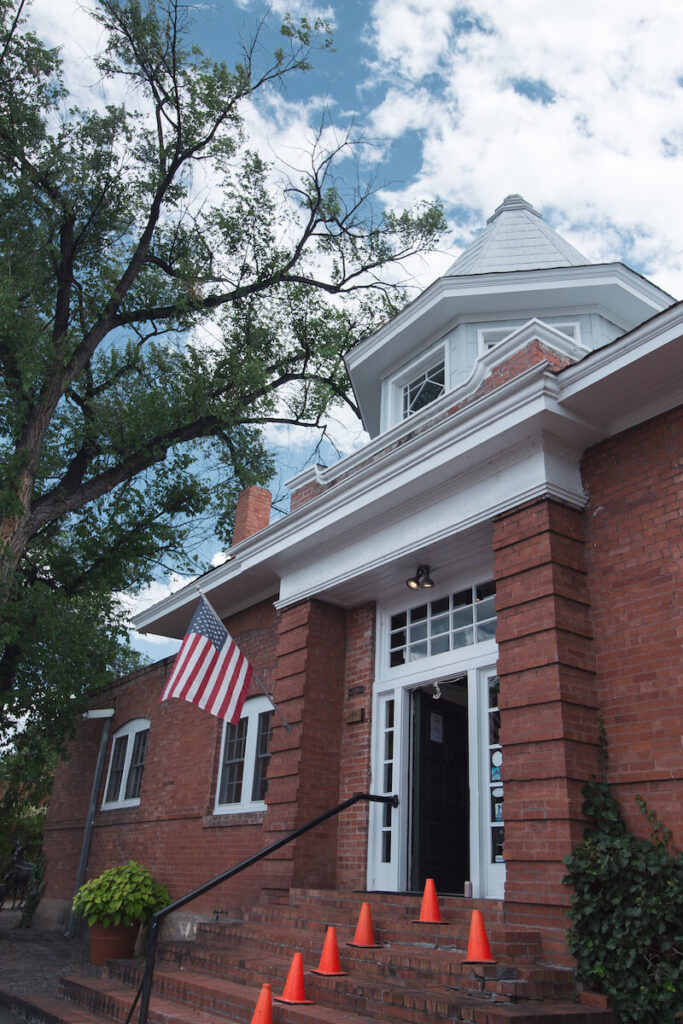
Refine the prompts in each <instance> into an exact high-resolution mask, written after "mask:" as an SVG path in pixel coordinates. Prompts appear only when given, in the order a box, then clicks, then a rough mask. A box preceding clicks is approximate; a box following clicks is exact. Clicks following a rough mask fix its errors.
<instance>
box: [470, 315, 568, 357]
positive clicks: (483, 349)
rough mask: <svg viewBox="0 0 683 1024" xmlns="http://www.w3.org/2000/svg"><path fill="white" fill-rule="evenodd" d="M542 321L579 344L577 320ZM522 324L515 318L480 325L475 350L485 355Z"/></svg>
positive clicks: (522, 323)
mask: <svg viewBox="0 0 683 1024" xmlns="http://www.w3.org/2000/svg"><path fill="white" fill-rule="evenodd" d="M544 323H546V324H547V325H548V327H552V328H553V329H554V330H556V331H560V332H561V333H562V334H566V335H567V337H568V338H571V339H572V341H574V342H576V343H577V344H581V324H580V323H579V321H578V320H563V321H562V322H561V323H553V322H552V321H551V320H544ZM523 326H524V321H522V320H517V321H515V322H514V323H512V322H510V323H502V324H500V325H498V324H496V325H492V324H489V325H488V326H486V327H480V328H478V330H477V351H478V352H479V355H480V356H485V355H486V353H487V352H490V351H491V349H492V348H495V347H496V346H497V345H500V343H501V341H505V339H506V338H507V337H509V335H510V334H513V333H514V332H515V331H517V330H519V328H520V327H523Z"/></svg>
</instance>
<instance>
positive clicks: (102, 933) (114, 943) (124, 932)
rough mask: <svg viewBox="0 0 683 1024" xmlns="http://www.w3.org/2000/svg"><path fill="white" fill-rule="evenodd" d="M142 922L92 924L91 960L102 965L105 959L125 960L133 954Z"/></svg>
mask: <svg viewBox="0 0 683 1024" xmlns="http://www.w3.org/2000/svg"><path fill="white" fill-rule="evenodd" d="M139 930H140V923H139V922H136V923H135V924H130V925H123V924H120V925H111V926H110V927H109V928H105V927H104V926H103V925H101V924H99V923H96V924H91V925H90V962H91V963H93V964H96V965H97V966H98V967H101V966H102V964H104V962H105V960H124V959H126V958H127V957H131V956H132V955H133V950H134V949H135V941H136V939H137V937H138V931H139Z"/></svg>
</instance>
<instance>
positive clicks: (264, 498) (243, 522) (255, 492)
mask: <svg viewBox="0 0 683 1024" xmlns="http://www.w3.org/2000/svg"><path fill="white" fill-rule="evenodd" d="M271 503H272V495H271V493H270V491H269V490H267V489H266V488H265V487H258V486H257V485H256V484H254V485H253V486H251V487H245V488H244V490H243V491H241V493H240V495H239V497H238V499H237V507H236V509H235V527H234V530H233V534H232V542H233V544H238V543H239V542H240V541H241V540H246V539H247V537H251V536H252V534H254V533H258V532H259V530H264V529H265V528H266V526H268V524H269V523H270V508H271Z"/></svg>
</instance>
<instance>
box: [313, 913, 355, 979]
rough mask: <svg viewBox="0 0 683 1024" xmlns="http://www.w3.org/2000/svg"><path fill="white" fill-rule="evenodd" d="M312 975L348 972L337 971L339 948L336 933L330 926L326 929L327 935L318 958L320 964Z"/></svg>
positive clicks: (343, 972) (345, 972) (346, 972)
mask: <svg viewBox="0 0 683 1024" xmlns="http://www.w3.org/2000/svg"><path fill="white" fill-rule="evenodd" d="M312 973H313V974H327V975H330V976H331V975H337V974H348V973H349V972H348V971H340V969H339V948H338V946H337V932H336V931H335V929H334V928H333V927H332V925H330V927H329V928H328V929H327V935H326V936H325V944H324V946H323V951H322V955H321V957H320V963H319V964H318V969H317V970H316V971H313V972H312Z"/></svg>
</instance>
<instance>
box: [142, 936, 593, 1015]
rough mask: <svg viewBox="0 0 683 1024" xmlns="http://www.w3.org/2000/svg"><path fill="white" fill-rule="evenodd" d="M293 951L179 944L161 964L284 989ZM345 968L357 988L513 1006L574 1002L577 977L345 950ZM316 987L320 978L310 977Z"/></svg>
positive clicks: (308, 962) (164, 952)
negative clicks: (460, 995) (448, 994)
mask: <svg viewBox="0 0 683 1024" xmlns="http://www.w3.org/2000/svg"><path fill="white" fill-rule="evenodd" d="M318 958H319V950H318V952H316V954H315V956H314V957H311V956H306V955H304V969H305V971H306V972H311V970H312V969H313V968H314V967H316V966H317V963H318ZM291 959H292V954H291V951H290V950H289V949H282V950H280V951H279V953H273V952H271V951H269V952H265V951H264V950H260V949H259V950H256V949H249V950H247V949H244V948H240V949H233V950H226V949H224V950H218V949H216V948H213V949H212V948H209V947H195V946H194V945H193V943H185V944H182V943H173V944H169V945H168V946H166V945H165V946H164V947H163V948H162V949H160V964H161V965H163V966H164V967H169V968H170V967H173V968H175V969H177V970H189V971H202V972H207V973H211V974H215V975H219V976H222V977H224V976H227V977H230V978H232V979H234V980H240V981H244V982H245V983H253V984H257V983H258V982H259V981H263V980H271V979H272V983H273V984H274V982H275V980H276V981H278V983H280V984H281V985H284V982H285V978H286V977H287V972H288V971H289V968H290V964H291ZM340 963H341V968H342V970H344V971H347V972H348V974H349V979H350V981H349V983H350V984H352V985H353V986H355V987H359V986H365V987H366V989H367V990H369V989H370V988H371V987H372V986H377V985H378V984H379V985H384V984H385V982H386V981H387V980H388V981H389V982H393V981H398V982H400V983H401V984H404V985H413V986H415V985H418V986H420V987H421V988H422V989H423V990H424V989H426V988H428V987H430V986H431V985H440V986H445V987H447V988H450V989H453V990H459V991H462V992H467V993H469V994H471V995H474V996H476V997H479V998H481V997H483V998H490V997H494V998H498V999H505V1000H507V1001H511V1002H512V1001H520V1000H522V999H527V1000H528V999H545V998H571V997H572V995H573V975H572V973H571V972H570V971H567V970H562V969H554V968H544V967H533V966H530V965H522V966H519V967H511V966H507V965H500V964H492V965H487V964H486V965H469V964H463V963H462V961H461V959H459V958H456V957H454V956H453V954H451V953H447V952H446V951H444V950H435V949H432V950H429V952H426V951H424V950H420V951H419V953H417V954H416V952H415V951H414V952H413V953H411V954H403V955H396V954H395V953H394V952H392V951H390V950H383V949H372V950H359V949H349V948H348V947H344V948H342V949H340ZM310 977H311V981H312V982H313V983H314V982H315V980H316V979H317V978H318V977H319V976H317V975H315V974H314V973H312V974H310Z"/></svg>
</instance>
